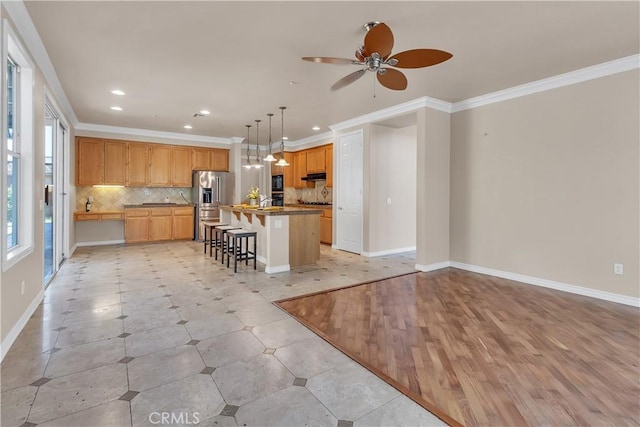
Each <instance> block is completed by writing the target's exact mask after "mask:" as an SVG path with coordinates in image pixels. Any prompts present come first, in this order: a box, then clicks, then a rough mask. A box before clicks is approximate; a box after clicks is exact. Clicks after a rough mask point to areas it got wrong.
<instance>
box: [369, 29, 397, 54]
mask: <svg viewBox="0 0 640 427" xmlns="http://www.w3.org/2000/svg"><path fill="white" fill-rule="evenodd" d="M391 49H393V33H392V32H391V28H389V27H388V26H387V25H386V24H382V23H380V24H378V25H376V26H375V27H373V28H372V29H370V30H369V31H368V32H367V35H366V36H365V37H364V50H365V51H366V52H367V56H369V55H371V54H372V53H374V52H377V53H379V54H380V57H381V58H382V59H385V58H386V57H387V56H389V55H390V54H391Z"/></svg>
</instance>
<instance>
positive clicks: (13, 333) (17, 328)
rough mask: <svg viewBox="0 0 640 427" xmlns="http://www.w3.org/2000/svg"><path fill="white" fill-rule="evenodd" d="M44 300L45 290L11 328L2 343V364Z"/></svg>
mask: <svg viewBox="0 0 640 427" xmlns="http://www.w3.org/2000/svg"><path fill="white" fill-rule="evenodd" d="M43 299H44V289H43V290H41V291H40V292H39V293H38V295H36V297H35V298H34V299H33V301H31V304H29V307H27V309H26V310H25V311H24V313H22V316H20V319H18V321H17V322H16V324H15V325H13V328H11V330H10V331H9V333H8V334H7V336H6V337H5V338H4V339H3V340H2V343H0V362H1V361H2V360H4V357H5V356H6V355H7V353H8V352H9V349H10V348H11V346H12V345H13V343H14V342H15V340H16V339H17V338H18V335H20V332H22V329H24V327H25V325H26V324H27V322H28V321H29V319H30V318H31V316H32V315H33V312H34V311H36V308H38V306H39V305H40V303H41V302H42V300H43Z"/></svg>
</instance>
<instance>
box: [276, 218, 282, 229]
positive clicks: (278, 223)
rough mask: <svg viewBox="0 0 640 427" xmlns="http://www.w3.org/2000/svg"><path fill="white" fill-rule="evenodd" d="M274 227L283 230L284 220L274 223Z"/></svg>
mask: <svg viewBox="0 0 640 427" xmlns="http://www.w3.org/2000/svg"><path fill="white" fill-rule="evenodd" d="M274 227H275V228H282V220H281V219H276V221H275V223H274Z"/></svg>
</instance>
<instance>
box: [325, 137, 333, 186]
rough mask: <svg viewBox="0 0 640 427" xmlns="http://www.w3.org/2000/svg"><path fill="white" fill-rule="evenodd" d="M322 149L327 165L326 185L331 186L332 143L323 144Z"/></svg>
mask: <svg viewBox="0 0 640 427" xmlns="http://www.w3.org/2000/svg"><path fill="white" fill-rule="evenodd" d="M324 149H325V162H326V165H327V168H326V169H327V187H333V144H330V145H325V148H324Z"/></svg>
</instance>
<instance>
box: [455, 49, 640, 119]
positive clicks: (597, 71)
mask: <svg viewBox="0 0 640 427" xmlns="http://www.w3.org/2000/svg"><path fill="white" fill-rule="evenodd" d="M636 68H640V55H631V56H627V57H624V58H620V59H616V60H613V61H609V62H604V63H602V64H598V65H593V66H591V67H587V68H582V69H580V70H575V71H570V72H568V73H564V74H558V75H557V76H553V77H548V78H546V79H542V80H536V81H534V82H530V83H525V84H523V85H520V86H514V87H510V88H508V89H504V90H499V91H497V92H492V93H488V94H485V95H481V96H477V97H475V98H469V99H465V100H463V101H460V102H455V103H454V104H453V108H452V111H451V112H452V113H456V112H458V111H464V110H469V109H471V108H477V107H482V106H484V105H489V104H495V103H496V102H502V101H507V100H509V99H513V98H519V97H521V96H526V95H532V94H534V93H538V92H544V91H547V90H551V89H557V88H560V87H563V86H569V85H572V84H575V83H582V82H585V81H588V80H593V79H598V78H600V77H606V76H610V75H612V74H617V73H622V72H624V71H629V70H633V69H636Z"/></svg>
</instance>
